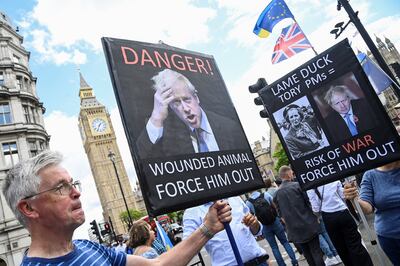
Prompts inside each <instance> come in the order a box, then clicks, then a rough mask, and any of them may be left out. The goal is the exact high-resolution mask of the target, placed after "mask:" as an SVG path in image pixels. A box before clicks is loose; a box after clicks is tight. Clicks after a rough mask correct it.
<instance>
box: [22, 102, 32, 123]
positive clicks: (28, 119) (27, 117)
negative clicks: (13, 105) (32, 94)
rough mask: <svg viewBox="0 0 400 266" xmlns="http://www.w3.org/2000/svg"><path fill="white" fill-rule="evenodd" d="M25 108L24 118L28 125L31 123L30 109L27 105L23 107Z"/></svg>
mask: <svg viewBox="0 0 400 266" xmlns="http://www.w3.org/2000/svg"><path fill="white" fill-rule="evenodd" d="M22 107H23V108H24V116H25V121H26V123H28V124H29V123H31V116H30V115H29V107H28V106H27V105H23V106H22Z"/></svg>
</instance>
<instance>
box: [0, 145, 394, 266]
mask: <svg viewBox="0 0 400 266" xmlns="http://www.w3.org/2000/svg"><path fill="white" fill-rule="evenodd" d="M61 162H62V156H61V155H60V154H59V153H56V152H52V151H45V152H42V153H41V154H39V155H37V156H35V157H33V158H30V159H28V160H26V161H24V162H20V163H18V164H17V165H16V166H15V167H14V168H12V169H11V170H10V171H9V173H8V175H7V178H6V182H5V185H4V187H3V193H4V195H5V198H6V200H7V202H8V204H9V206H10V207H11V208H12V209H13V210H14V212H15V215H16V217H17V219H18V220H19V221H20V223H21V224H22V225H24V226H25V227H26V228H27V229H28V231H29V233H30V235H31V238H32V243H31V245H30V247H29V249H28V250H27V252H26V254H25V256H24V258H23V261H22V265H56V264H57V265H58V264H59V263H65V264H66V265H98V264H101V263H105V265H187V263H188V262H189V261H190V260H191V259H192V258H193V257H194V256H195V255H196V254H197V253H198V252H199V251H200V249H201V248H202V247H203V246H205V249H206V251H207V252H208V253H209V255H210V259H211V262H212V265H213V266H223V265H236V263H237V262H236V258H235V256H234V252H233V250H232V248H231V244H230V242H229V238H228V235H227V233H226V231H225V230H223V228H224V223H227V222H228V223H230V227H231V230H232V233H233V235H234V238H235V241H236V242H237V243H238V247H239V249H238V251H239V254H240V257H241V259H242V260H243V262H244V265H245V266H266V265H270V264H269V263H270V256H269V254H267V253H266V251H265V250H264V249H263V248H261V247H260V246H259V244H258V243H257V239H258V238H259V237H260V236H262V237H264V238H265V239H266V241H267V242H268V243H269V245H270V247H271V250H272V255H273V256H274V258H275V260H276V263H277V264H278V265H279V266H282V265H286V263H285V260H284V259H283V256H282V254H281V251H280V250H279V248H278V244H277V241H276V238H277V239H278V240H279V242H280V243H281V245H282V246H283V248H284V249H285V250H286V253H287V254H288V256H289V258H290V262H291V265H294V266H295V265H299V259H300V258H299V257H296V254H295V250H297V252H299V253H300V254H302V255H304V257H305V259H306V260H307V263H308V264H309V265H312V266H313V265H316V266H323V265H328V266H329V265H338V264H340V263H343V264H344V265H346V266H347V265H350V266H352V265H355V266H365V265H367V266H368V265H373V262H372V259H371V257H370V255H369V253H368V251H367V249H366V248H365V246H364V245H363V243H362V239H361V235H360V233H359V231H358V225H357V223H356V222H355V221H354V217H353V216H352V214H351V213H350V212H349V210H348V207H347V205H346V203H345V200H346V199H347V200H357V201H358V202H359V204H360V206H361V208H362V210H363V211H364V212H365V213H372V212H375V229H376V233H377V235H378V240H379V244H380V246H381V247H382V249H383V251H384V252H385V254H386V255H387V256H388V258H389V259H390V261H391V262H392V263H393V265H400V252H399V250H400V193H398V192H399V190H400V180H399V178H398V176H399V171H400V162H394V163H390V164H387V165H384V166H381V167H378V168H377V169H374V170H370V171H367V172H366V173H365V174H364V176H363V178H362V182H361V190H360V192H358V189H357V185H356V184H355V183H349V182H347V183H345V184H344V185H342V183H341V182H339V181H335V182H332V183H330V184H326V185H323V186H320V187H318V188H315V189H311V190H309V191H307V192H305V191H303V190H302V189H301V187H300V185H299V183H298V182H296V177H295V175H294V172H293V171H292V169H291V168H290V167H289V166H282V167H281V168H280V169H279V180H280V181H281V182H277V183H279V184H280V185H279V187H278V186H277V185H276V183H275V182H272V181H271V180H270V179H267V180H266V182H265V192H260V191H255V192H253V193H251V195H250V196H249V197H248V198H247V200H246V201H244V200H243V199H242V198H241V197H239V196H236V197H231V198H228V199H226V200H222V201H217V202H210V203H206V204H203V205H201V206H197V207H193V208H189V209H187V210H185V212H184V216H183V221H182V222H183V241H181V243H179V244H177V243H175V244H177V245H176V246H175V247H173V248H172V249H170V250H168V251H167V249H166V248H165V246H164V245H163V243H162V242H160V241H159V240H158V239H157V238H156V237H155V232H154V230H153V229H152V227H151V226H150V224H149V223H147V222H146V221H145V220H138V221H135V222H134V223H133V225H132V226H131V228H130V230H129V238H128V239H127V241H124V239H123V238H118V239H117V243H116V245H115V246H114V247H113V248H107V247H104V246H102V245H100V244H98V243H95V242H91V241H89V240H72V234H73V232H74V230H75V229H76V228H77V227H79V226H80V225H81V224H82V223H83V222H84V220H85V215H84V212H83V210H82V206H81V203H80V200H79V198H80V195H81V190H80V185H81V184H80V182H79V181H78V180H73V179H72V177H71V176H70V175H69V174H68V172H67V170H66V169H64V168H63V167H62V166H61ZM165 229H166V231H167V232H166V233H168V227H165ZM125 242H126V243H125ZM290 243H293V245H294V246H295V247H296V248H294V247H293V246H292V245H291V244H290ZM88 254H90V255H88Z"/></svg>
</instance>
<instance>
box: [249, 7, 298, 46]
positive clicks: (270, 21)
mask: <svg viewBox="0 0 400 266" xmlns="http://www.w3.org/2000/svg"><path fill="white" fill-rule="evenodd" d="M284 18H294V17H293V15H292V13H291V12H290V10H289V8H288V6H287V5H286V3H285V1H283V0H272V1H271V3H269V4H268V6H267V7H266V8H265V9H264V11H263V12H262V13H261V15H260V17H259V18H258V20H257V23H256V25H255V26H254V30H253V32H254V33H255V34H256V35H258V36H259V37H261V38H267V37H268V35H269V34H270V33H271V32H272V29H273V28H274V26H275V25H276V23H278V22H279V21H281V20H282V19H284Z"/></svg>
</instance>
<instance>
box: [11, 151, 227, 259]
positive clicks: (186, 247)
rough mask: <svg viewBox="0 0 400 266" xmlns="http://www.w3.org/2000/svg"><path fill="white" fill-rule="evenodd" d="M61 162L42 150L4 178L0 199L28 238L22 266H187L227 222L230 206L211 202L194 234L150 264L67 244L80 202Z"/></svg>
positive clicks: (79, 220)
mask: <svg viewBox="0 0 400 266" xmlns="http://www.w3.org/2000/svg"><path fill="white" fill-rule="evenodd" d="M61 162H62V156H61V155H60V154H59V153H56V152H52V151H44V152H42V153H40V154H39V155H37V156H35V157H33V158H30V159H28V160H26V161H23V162H20V163H19V164H17V165H15V166H14V167H13V168H12V169H11V170H10V171H9V172H8V174H7V177H6V180H5V185H4V187H3V193H4V196H5V198H6V200H7V203H8V204H9V206H10V208H11V210H13V211H14V214H15V216H16V218H17V219H18V220H19V222H20V223H21V224H22V225H23V226H24V227H25V228H26V229H27V230H28V231H29V233H30V235H31V239H32V242H31V245H30V247H29V249H28V251H27V253H26V255H25V257H24V258H23V261H22V264H21V265H61V264H63V265H76V266H78V265H79V266H80V265H143V266H146V265H168V266H170V265H187V263H188V262H189V261H190V260H191V259H192V257H193V256H194V255H196V254H197V253H198V252H199V251H200V249H201V247H202V246H203V245H204V244H205V243H206V242H207V241H208V240H209V239H210V238H211V237H213V235H214V234H215V233H217V232H219V231H221V230H222V229H223V224H222V223H223V222H230V220H231V211H230V210H231V208H230V206H229V205H227V204H226V202H222V201H218V202H216V203H214V204H213V205H212V206H211V207H210V209H209V210H208V213H207V215H206V216H205V219H204V220H203V224H202V226H201V227H200V228H199V229H198V230H196V231H195V232H193V234H192V235H191V236H190V237H189V238H188V239H187V240H186V241H183V242H182V243H181V244H179V245H177V246H176V247H174V248H173V249H171V250H170V251H168V252H166V253H164V254H162V255H161V256H160V257H158V258H157V259H153V260H147V259H145V258H143V257H139V256H134V255H126V254H125V253H123V252H116V251H115V250H112V249H110V248H106V247H104V246H102V245H100V244H98V243H95V242H91V241H89V240H74V241H72V235H73V233H74V231H75V229H76V228H77V227H79V226H80V225H82V224H83V223H84V221H85V214H84V212H83V209H82V205H81V202H80V199H79V198H80V196H81V190H80V182H79V181H78V180H73V179H72V178H71V176H70V175H69V174H68V172H67V170H66V169H64V168H63V167H62V166H61Z"/></svg>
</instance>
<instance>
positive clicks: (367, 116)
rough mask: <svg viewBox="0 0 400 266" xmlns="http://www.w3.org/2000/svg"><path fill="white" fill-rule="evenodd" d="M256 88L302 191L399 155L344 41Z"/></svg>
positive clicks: (392, 130)
mask: <svg viewBox="0 0 400 266" xmlns="http://www.w3.org/2000/svg"><path fill="white" fill-rule="evenodd" d="M259 93H260V96H261V98H262V100H263V103H264V106H265V107H266V109H267V111H268V114H269V117H270V119H271V122H272V125H273V126H274V129H275V131H276V132H277V134H278V136H279V138H280V140H281V142H282V144H283V147H284V148H285V150H286V154H287V155H288V157H289V160H290V164H291V166H292V168H293V170H294V172H295V174H296V177H297V180H298V181H299V183H300V185H301V186H302V188H303V189H305V190H307V189H310V188H313V187H317V186H320V185H322V184H326V183H329V182H332V181H334V180H338V179H341V178H344V177H347V176H350V175H352V174H356V173H360V172H363V171H365V170H368V169H371V168H374V167H377V166H380V165H383V164H385V163H388V162H391V161H394V160H398V159H399V158H400V152H399V151H400V145H399V136H398V134H397V132H396V130H395V128H394V126H393V124H392V122H391V121H390V119H389V117H388V115H387V113H386V112H385V109H384V107H383V106H382V104H381V102H380V101H379V98H378V97H377V95H376V94H375V91H374V90H373V88H372V86H371V84H370V83H369V80H368V78H367V76H366V75H365V73H364V71H363V69H362V67H361V65H360V64H359V62H358V60H357V58H356V56H355V55H354V53H353V51H352V49H351V47H350V45H349V43H348V41H347V40H344V41H342V42H340V43H338V44H337V45H335V46H333V47H332V48H330V49H328V50H327V51H325V52H324V53H322V54H320V55H318V56H316V57H314V58H313V59H311V60H310V61H308V62H307V63H305V64H303V65H302V66H300V67H298V68H297V69H295V70H294V71H292V72H290V73H289V74H287V75H286V76H284V77H283V78H281V79H279V80H277V81H276V82H274V83H273V84H271V85H269V86H267V87H265V88H264V89H262V90H261V91H260V92H259Z"/></svg>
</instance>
